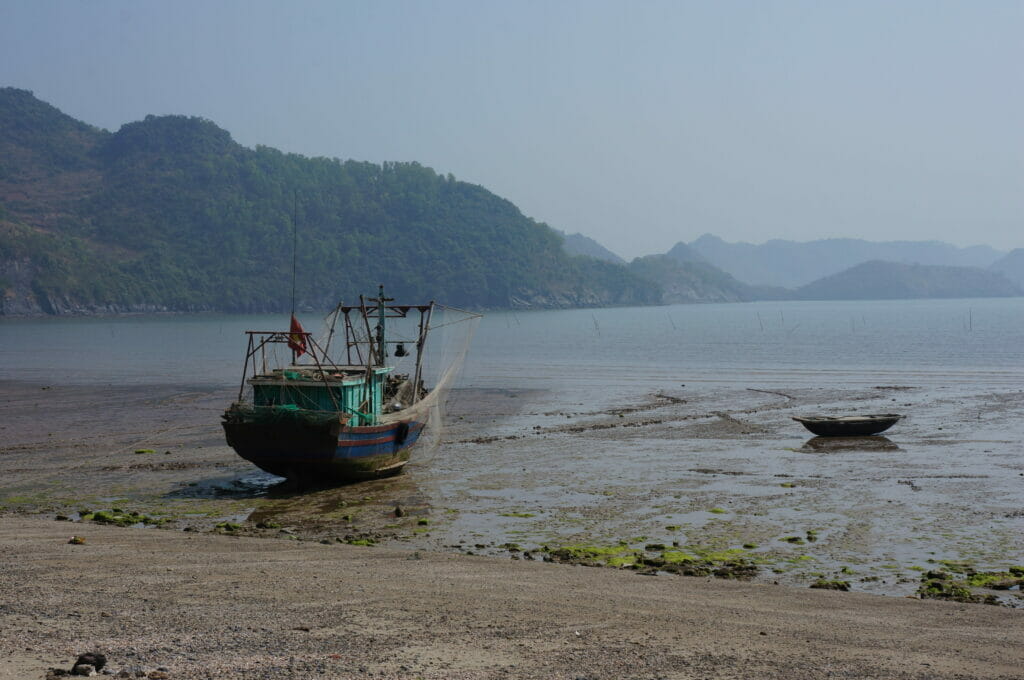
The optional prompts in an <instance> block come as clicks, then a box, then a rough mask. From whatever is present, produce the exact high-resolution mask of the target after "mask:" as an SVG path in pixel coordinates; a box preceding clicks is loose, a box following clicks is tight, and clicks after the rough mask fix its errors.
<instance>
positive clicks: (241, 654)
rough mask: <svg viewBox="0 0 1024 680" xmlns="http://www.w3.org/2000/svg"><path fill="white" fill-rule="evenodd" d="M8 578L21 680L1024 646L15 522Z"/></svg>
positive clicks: (420, 561)
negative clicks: (101, 671) (53, 673)
mask: <svg viewBox="0 0 1024 680" xmlns="http://www.w3.org/2000/svg"><path fill="white" fill-rule="evenodd" d="M72 528H73V530H74V532H75V535H77V536H80V537H82V538H83V539H84V543H81V544H78V545H75V544H70V543H68V538H69V536H68V534H69V530H70V529H72ZM0 569H2V573H3V575H4V578H3V579H0V648H2V649H3V650H4V658H3V659H2V660H0V678H4V679H7V678H10V679H11V680H14V679H18V680H31V679H34V678H39V679H41V678H42V677H43V675H44V672H45V670H46V669H47V668H50V667H62V668H70V664H71V663H72V662H73V661H74V658H75V656H76V655H77V654H78V653H80V652H84V651H92V650H98V651H102V652H103V653H105V654H106V656H107V658H108V665H109V666H110V667H111V668H112V669H115V670H125V669H128V670H131V671H132V672H135V671H138V670H143V671H147V672H150V671H153V670H156V669H160V668H162V669H163V671H162V673H163V676H158V677H168V678H226V677H232V678H295V677H323V678H364V677H381V678H506V677H516V678H753V677H756V678H823V677H844V678H882V677H884V678H920V679H924V678H929V679H936V678H950V679H952V678H957V679H959V680H964V679H967V678H1006V679H1009V678H1019V677H1020V649H1021V648H1022V645H1024V612H1021V611H1018V610H1013V609H1008V608H1002V607H985V606H979V605H964V604H957V603H950V602H935V601H922V600H909V599H905V598H892V597H889V598H885V597H877V596H872V595H864V594H857V593H832V592H823V591H813V590H797V589H792V588H786V587H779V586H765V585H753V584H744V583H737V582H731V581H723V580H714V579H712V580H706V579H696V578H677V577H662V576H655V577H640V576H637V575H635V574H632V573H627V572H624V571H617V570H612V569H588V568H585V567H576V566H567V565H558V564H545V563H529V562H523V561H512V560H507V559H497V558H486V557H474V556H467V555H459V554H451V553H449V554H442V553H429V552H425V551H409V550H402V551H399V550H391V549H386V548H366V547H357V546H350V545H320V544H317V543H310V542H295V541H273V540H263V539H258V538H247V537H242V538H238V537H231V536H220V535H211V534H194V533H187V532H178V531H149V530H143V529H119V528H116V527H107V526H98V525H95V524H85V523H83V524H81V525H76V526H74V527H71V526H70V525H68V524H66V523H60V522H54V521H52V520H46V519H39V518H31V517H17V516H10V515H8V516H5V517H3V518H0Z"/></svg>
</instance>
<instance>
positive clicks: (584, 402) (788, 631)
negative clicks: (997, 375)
mask: <svg viewBox="0 0 1024 680" xmlns="http://www.w3.org/2000/svg"><path fill="white" fill-rule="evenodd" d="M232 397H233V394H232V390H214V389H197V388H195V387H194V386H189V385H180V386H175V385H132V386H117V385H80V386H76V385H71V386H67V385H64V386H59V385H48V384H38V383H11V382H8V383H5V384H3V385H0V474H3V476H4V485H3V489H2V490H0V541H2V545H0V562H2V565H0V567H2V568H0V574H2V575H3V579H0V630H2V631H3V632H0V648H2V649H4V650H13V656H9V657H8V661H7V663H6V664H4V663H3V662H2V661H0V677H3V678H6V677H10V678H29V679H32V678H36V677H41V674H42V669H44V667H49V666H65V667H70V666H69V663H70V661H73V657H74V656H75V655H76V654H78V653H80V652H84V651H89V650H90V649H92V648H98V649H101V650H103V651H105V652H106V653H108V656H109V657H110V658H111V665H112V666H115V667H117V668H143V667H145V668H147V669H149V668H153V669H155V668H158V667H161V666H164V667H166V668H168V672H169V673H171V677H196V678H207V677H261V678H262V677H266V678H276V677H282V678H284V677H309V676H313V677H367V676H371V675H372V674H374V673H377V674H383V676H384V677H410V678H412V677H439V678H441V677H470V678H477V677H480V678H489V677H545V678H546V677H567V678H578V677H588V678H590V677H593V678H606V677H607V678H612V677H638V678H646V677H651V678H654V677H679V678H690V677H723V678H728V677H736V678H745V677H827V676H828V674H829V673H830V672H831V673H833V674H834V675H838V676H840V677H896V678H899V677H907V678H943V677H950V678H952V677H960V678H972V677H1006V678H1010V677H1019V673H1020V671H1019V668H1018V667H1017V666H1014V665H1013V663H1014V661H1019V659H1020V656H1019V654H1020V653H1019V649H1020V648H1021V643H1022V642H1024V640H1022V639H1021V635H1022V631H1024V625H1021V624H1022V623H1024V619H1021V616H1022V611H1024V610H1019V609H1018V610H1015V609H1013V608H1012V607H1015V606H1019V605H1020V603H1021V601H1022V600H1021V597H1020V585H1019V583H1018V582H1017V581H1015V580H1014V579H1017V578H1018V575H1019V574H1020V573H1021V572H1020V571H1018V570H1019V569H1020V565H1022V564H1024V538H1022V536H1024V514H1022V513H1021V512H1020V508H1021V507H1024V460H1022V459H1021V457H1020V454H1019V451H1020V450H1021V444H1022V443H1024V431H1022V428H1024V426H1022V425H1021V424H1022V423H1024V418H1022V417H1021V416H1022V415H1024V393H1021V392H1020V391H1019V390H1016V389H1010V388H1009V387H1007V388H1006V389H999V390H984V389H979V388H976V387H973V386H971V385H970V384H967V383H964V384H959V385H956V384H954V385H867V386H865V385H861V386H853V387H850V388H845V389H837V388H835V387H830V386H820V387H819V386H813V385H810V386H808V385H807V384H801V385H798V386H795V387H786V386H778V385H771V386H764V385H760V386H757V387H748V386H743V385H736V384H731V385H720V384H696V385H683V384H678V383H677V384H675V385H672V386H667V387H665V388H659V389H654V390H649V391H646V392H641V393H637V394H621V393H620V394H614V395H608V396H607V397H606V398H604V401H603V402H602V401H601V400H600V399H596V398H594V397H593V395H587V394H560V393H554V392H551V391H537V390H499V389H475V390H457V391H454V392H453V395H452V400H451V403H450V408H449V413H448V422H449V423H450V425H449V426H448V427H447V428H446V430H445V432H444V440H443V443H442V444H441V445H440V446H439V447H437V448H435V449H432V450H424V451H421V452H417V455H416V457H415V458H414V462H413V463H412V464H411V465H410V466H409V469H408V470H407V472H406V473H405V474H404V475H402V476H400V477H396V478H393V479H387V480H378V481H374V482H369V483H364V484H357V485H353V486H349V487H343V488H340V489H327V490H311V489H302V488H296V487H291V486H288V485H279V484H277V482H278V481H279V480H277V479H275V478H272V477H269V476H268V475H265V474H263V473H261V472H259V471H257V470H255V469H254V468H252V466H250V465H249V464H248V463H246V462H245V461H242V460H241V459H239V458H238V457H237V456H235V455H234V454H233V453H232V452H231V450H230V449H229V448H228V447H227V446H226V445H225V444H224V442H223V435H222V433H221V430H220V427H219V425H218V422H219V414H220V412H221V411H222V410H223V408H224V406H225V405H226V404H227V403H228V402H229V401H230V400H231V398H232ZM851 410H855V411H857V412H862V413H863V412H883V411H898V412H902V413H905V414H907V416H908V417H907V419H906V420H905V421H903V422H901V423H900V424H898V425H897V427H895V428H893V430H892V431H891V432H887V433H886V437H879V438H872V439H870V440H863V441H855V442H848V441H846V442H844V441H838V440H837V441H820V440H816V439H813V438H811V436H810V435H809V433H805V432H804V431H803V430H802V428H801V427H800V426H799V425H797V424H796V423H793V422H792V421H790V420H789V417H790V416H791V415H795V414H799V413H806V412H808V411H816V412H821V411H824V412H827V413H837V412H849V411H851ZM100 522H105V523H107V525H104V524H101V523H100ZM109 524H121V525H132V526H134V528H123V527H115V526H108V525H109ZM72 535H75V536H81V537H84V538H85V543H84V544H81V545H73V544H69V543H68V539H69V538H70V536H72ZM531 560H532V562H531ZM549 560H554V561H565V562H570V563H575V564H551V563H547V561H549ZM579 564H594V565H605V566H606V567H618V568H587V567H582V566H577V565H579ZM730 564H731V565H732V566H731V567H730V568H728V569H725V567H729V565H730ZM637 572H639V573H637ZM676 573H683V574H687V573H691V574H706V573H712V574H714V573H718V574H719V575H720V576H725V577H731V578H733V579H738V578H742V579H749V581H748V582H746V583H734V582H731V581H726V580H723V579H709V578H694V577H685V576H678V575H676ZM934 573H945V574H947V575H948V576H949V578H950V581H949V584H950V592H954V593H955V592H960V591H957V590H956V588H959V587H966V586H962V584H964V583H967V578H968V577H971V578H975V577H977V578H975V582H976V583H978V584H980V585H978V586H977V587H974V586H972V588H973V590H972V591H971V592H970V593H969V594H971V596H972V597H973V596H977V597H978V598H979V599H983V598H986V597H989V596H993V597H994V598H995V600H996V601H998V602H1000V603H1001V604H1003V605H1007V606H1002V607H988V606H982V605H977V604H964V603H960V602H935V601H925V600H918V599H914V600H910V599H906V598H904V597H900V596H902V595H908V596H914V597H915V598H916V596H917V594H918V593H919V592H922V588H924V587H925V584H926V582H927V577H928V576H929V574H934ZM641 574H649V575H646V576H645V575H641ZM972 574H973V575H974V576H971V575H972ZM979 574H980V575H981V576H979ZM986 574H988V575H987V576H986ZM986 579H987V580H986ZM933 580H934V579H933ZM844 583H845V584H846V586H847V587H849V588H850V590H853V591H862V592H860V593H857V592H847V593H836V592H823V591H821V590H811V589H810V588H809V586H812V585H818V586H819V587H832V586H836V587H838V586H839V585H840V584H844ZM972 583H973V582H972ZM993 584H995V585H997V586H999V588H1000V589H999V590H993V589H992V588H990V587H989V586H990V585H993ZM787 586H789V587H787ZM865 593H882V594H886V595H889V597H884V598H879V597H874V596H870V595H866V594H865ZM935 594H937V595H940V596H941V595H942V594H943V593H942V592H936V593H935ZM993 594H994V595H993ZM307 629H308V630H307ZM22 650H24V651H22ZM26 669H27V670H26Z"/></svg>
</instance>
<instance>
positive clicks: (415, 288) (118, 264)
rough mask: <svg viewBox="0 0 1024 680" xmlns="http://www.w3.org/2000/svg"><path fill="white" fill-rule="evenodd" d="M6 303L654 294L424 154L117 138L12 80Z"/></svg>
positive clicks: (179, 129)
mask: <svg viewBox="0 0 1024 680" xmlns="http://www.w3.org/2000/svg"><path fill="white" fill-rule="evenodd" d="M0 159H2V165H0V289H2V291H3V297H2V306H0V313H3V314H15V313H39V312H43V313H71V312H95V311H135V310H182V311H184V310H222V311H280V310H284V309H287V307H288V306H289V304H290V298H291V266H292V253H293V247H292V243H293V231H292V224H293V221H294V223H295V224H296V225H297V234H298V239H297V240H298V247H297V249H296V251H295V252H296V257H297V261H298V276H297V298H298V302H299V305H300V307H304V308H312V309H326V308H329V307H331V306H333V305H334V304H336V303H337V302H338V301H339V300H342V299H344V300H349V301H352V300H354V299H355V298H356V297H357V296H358V294H359V293H363V292H367V291H372V290H374V288H375V286H376V284H377V283H384V284H385V285H386V286H387V288H388V291H389V293H393V294H394V296H395V297H398V298H404V299H410V298H415V299H436V300H439V301H443V302H445V303H447V304H452V305H458V306H468V307H504V306H509V305H517V306H579V305H608V304H646V303H652V302H657V301H658V300H660V297H661V291H660V290H659V289H658V287H657V286H652V285H651V284H650V283H649V282H647V281H644V280H643V279H641V278H640V277H638V276H637V275H635V274H634V273H632V272H631V271H629V270H628V269H627V268H626V267H624V266H620V265H614V264H610V263H606V262H599V261H597V260H594V259H592V258H588V257H578V256H576V257H574V256H570V255H568V254H566V253H565V252H564V251H563V249H562V237H561V235H559V234H557V233H556V232H555V231H553V230H552V229H550V228H549V227H548V226H546V225H544V224H541V223H537V222H535V221H533V220H531V219H529V218H527V217H525V216H523V215H522V213H520V212H519V210H518V209H517V208H516V207H515V206H514V205H513V204H512V203H510V202H508V201H506V200H504V199H502V198H500V197H498V196H496V195H494V194H492V193H491V192H489V191H487V190H486V189H484V188H483V187H480V186H476V185H472V184H468V183H465V182H460V181H457V180H456V179H455V178H454V177H452V176H451V175H448V176H442V175H439V174H437V173H436V172H434V171H433V170H431V169H430V168H426V167H423V166H421V165H419V164H418V163H384V164H380V165H378V164H373V163H365V162H356V161H340V160H338V159H328V158H307V157H303V156H299V155H295V154H285V153H282V152H280V151H278V150H275V149H272V148H269V147H262V146H260V147H257V148H256V149H249V148H246V147H243V146H241V145H239V144H237V143H235V142H234V141H233V140H232V138H231V135H230V134H229V133H228V132H227V131H225V130H222V129H220V128H219V127H217V126H216V125H215V124H214V123H212V122H210V121H208V120H204V119H201V118H194V117H186V116H160V117H157V116H147V117H146V119H145V120H142V121H138V122H134V123H129V124H126V125H124V126H123V127H122V128H121V129H120V130H118V131H117V132H116V133H113V134H111V133H109V132H106V131H103V130H99V129H97V128H93V127H91V126H88V125H86V124H84V123H81V122H79V121H76V120H74V119H72V118H70V117H68V116H66V115H64V114H62V113H60V112H59V111H57V110H56V109H54V108H53V107H51V106H49V105H48V104H45V103H43V102H40V101H39V100H37V99H36V98H35V97H33V96H32V94H31V93H30V92H26V91H24V90H16V89H13V88H4V89H0Z"/></svg>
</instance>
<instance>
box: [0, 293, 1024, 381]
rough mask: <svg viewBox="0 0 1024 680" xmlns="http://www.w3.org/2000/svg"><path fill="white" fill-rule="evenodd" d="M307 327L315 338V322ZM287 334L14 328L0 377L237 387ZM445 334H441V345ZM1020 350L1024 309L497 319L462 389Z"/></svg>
mask: <svg viewBox="0 0 1024 680" xmlns="http://www.w3.org/2000/svg"><path fill="white" fill-rule="evenodd" d="M299 316H300V318H301V319H302V321H303V323H304V325H305V326H306V328H307V329H308V330H311V331H317V330H319V321H320V319H319V315H313V314H300V315H299ZM286 323H287V319H286V318H285V315H273V316H269V315H268V316H240V315H208V314H197V315H166V316H129V317H107V318H104V317H86V318H44V319H6V320H3V321H0V337H2V339H3V342H2V343H0V378H2V379H6V380H36V381H42V382H75V383H79V382H81V383H112V382H132V383H146V382H157V383H189V384H194V385H197V386H200V385H201V386H208V387H217V386H225V385H228V386H230V385H235V384H237V383H238V381H239V379H240V376H241V368H242V367H241V360H242V358H243V356H244V350H245V336H244V331H246V330H270V329H282V330H283V329H284V328H285V325H286ZM396 331H397V332H399V333H401V332H402V329H399V328H396ZM444 332H445V329H443V328H442V329H441V331H439V333H437V334H435V335H433V336H431V343H432V344H433V345H434V346H435V347H436V345H437V343H441V342H444V338H443V337H442V336H443V333H444ZM396 337H397V336H396ZM1022 348H1024V298H1009V299H1006V298H999V299H984V300H896V301H870V302H867V301H866V302H758V303H736V304H711V305H673V306H664V307H637V308H618V309H614V308H613V309H593V310H591V309H577V310H551V311H535V312H526V311H515V312H511V311H509V312H506V311H500V312H494V313H489V314H485V316H484V317H483V319H482V320H481V323H480V325H479V328H478V329H477V332H476V335H475V337H474V338H473V340H472V344H471V346H470V349H469V355H468V360H467V361H466V364H465V366H464V370H463V374H462V380H461V383H460V384H461V386H463V387H498V388H503V387H516V388H536V387H543V388H555V389H556V390H557V389H562V388H571V387H572V386H574V385H575V386H582V387H585V388H586V389H593V388H595V387H597V388H601V387H602V386H607V387H608V388H611V389H615V390H618V389H625V390H626V391H627V392H628V391H629V388H630V387H631V386H635V387H637V388H639V389H642V390H646V389H648V388H649V386H650V385H655V384H660V383H663V382H669V383H671V382H674V381H676V380H677V378H678V379H682V381H683V382H685V381H691V382H723V381H724V382H730V381H732V382H735V381H740V382H743V383H764V384H772V383H785V384H792V383H802V384H817V383H828V382H830V381H842V382H843V383H848V384H849V383H859V384H878V381H880V380H881V381H888V382H893V381H896V382H899V381H904V380H910V381H913V382H915V383H917V382H926V383H932V382H945V381H952V382H973V383H978V384H993V385H996V384H998V385H1007V384H1014V383H1016V384H1024V351H1022Z"/></svg>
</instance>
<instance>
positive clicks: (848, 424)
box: [793, 413, 903, 437]
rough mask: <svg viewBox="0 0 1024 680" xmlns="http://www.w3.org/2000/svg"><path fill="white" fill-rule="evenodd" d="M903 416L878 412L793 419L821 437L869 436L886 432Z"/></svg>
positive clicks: (797, 417)
mask: <svg viewBox="0 0 1024 680" xmlns="http://www.w3.org/2000/svg"><path fill="white" fill-rule="evenodd" d="M902 417H903V416H901V415H898V414H896V413H877V414H872V415H865V416H793V420H795V421H797V422H798V423H803V426H804V427H806V428H807V429H808V430H810V431H811V432H813V433H814V434H816V435H818V436H821V437H869V436H871V435H873V434H878V433H879V432H885V431H886V430H888V429H889V428H890V427H892V426H893V425H895V424H896V422H897V421H899V419H900V418H902Z"/></svg>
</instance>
